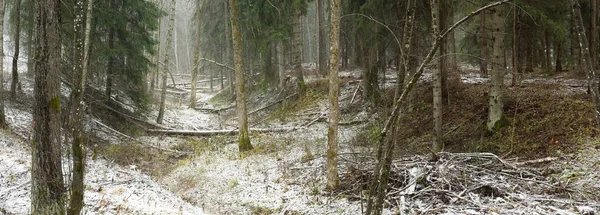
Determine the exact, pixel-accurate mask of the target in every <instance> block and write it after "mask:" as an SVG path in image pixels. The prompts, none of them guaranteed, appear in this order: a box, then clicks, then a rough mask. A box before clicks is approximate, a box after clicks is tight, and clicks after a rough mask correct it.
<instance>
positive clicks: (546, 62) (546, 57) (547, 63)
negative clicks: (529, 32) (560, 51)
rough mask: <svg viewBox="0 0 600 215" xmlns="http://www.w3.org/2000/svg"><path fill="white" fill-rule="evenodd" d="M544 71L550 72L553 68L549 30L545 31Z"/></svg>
mask: <svg viewBox="0 0 600 215" xmlns="http://www.w3.org/2000/svg"><path fill="white" fill-rule="evenodd" d="M543 47H544V70H546V72H550V67H552V59H551V58H550V33H548V30H545V31H544V46H543Z"/></svg>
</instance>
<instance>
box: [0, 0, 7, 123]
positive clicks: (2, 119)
mask: <svg viewBox="0 0 600 215" xmlns="http://www.w3.org/2000/svg"><path fill="white" fill-rule="evenodd" d="M4 6H5V2H4V0H0V17H2V18H1V19H0V41H4ZM0 59H4V43H0ZM3 64H4V60H0V129H3V128H7V127H8V124H7V123H6V113H4V65H3Z"/></svg>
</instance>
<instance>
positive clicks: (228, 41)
mask: <svg viewBox="0 0 600 215" xmlns="http://www.w3.org/2000/svg"><path fill="white" fill-rule="evenodd" d="M223 4H224V10H225V13H224V14H225V17H227V18H226V19H225V21H224V23H225V44H226V45H225V59H227V60H225V62H224V63H225V64H227V65H231V50H232V47H231V44H232V41H231V38H230V36H231V29H230V28H231V23H230V21H231V17H229V16H228V15H229V14H230V13H229V1H223ZM280 63H282V62H281V61H280ZM234 73H235V70H233V71H229V72H227V82H228V85H229V94H230V95H231V96H233V95H234V94H235V89H234V86H233V85H234V84H235V77H234Z"/></svg>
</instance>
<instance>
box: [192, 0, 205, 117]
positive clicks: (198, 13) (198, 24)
mask: <svg viewBox="0 0 600 215" xmlns="http://www.w3.org/2000/svg"><path fill="white" fill-rule="evenodd" d="M201 14H202V5H201V0H196V29H195V31H196V37H194V68H193V69H192V83H191V85H192V91H191V92H190V108H195V107H196V85H197V80H198V73H199V70H200V67H199V65H200V59H199V58H200V34H201V31H200V30H201V29H202V22H201V17H202V16H201Z"/></svg>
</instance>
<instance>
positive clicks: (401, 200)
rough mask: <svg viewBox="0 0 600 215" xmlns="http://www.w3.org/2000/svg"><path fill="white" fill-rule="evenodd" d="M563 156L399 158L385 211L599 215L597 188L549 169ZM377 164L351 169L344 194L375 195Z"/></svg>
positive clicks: (362, 198) (354, 197) (358, 198)
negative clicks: (520, 159) (372, 190)
mask: <svg viewBox="0 0 600 215" xmlns="http://www.w3.org/2000/svg"><path fill="white" fill-rule="evenodd" d="M558 160H559V159H558V158H553V157H550V158H543V159H538V160H529V161H525V162H517V160H516V159H512V160H504V159H501V158H499V157H498V156H496V155H494V154H491V153H439V154H438V155H437V156H436V158H435V159H432V158H431V157H428V156H413V157H409V158H403V159H399V160H395V161H393V162H392V169H391V172H390V180H389V184H388V189H387V192H386V195H387V196H386V198H385V206H386V209H385V210H389V211H388V212H395V213H400V214H598V210H599V209H600V202H599V201H598V196H597V195H595V194H594V193H595V192H596V191H593V189H591V188H590V187H587V188H586V187H578V186H576V185H575V184H576V183H570V182H569V180H570V179H568V178H567V179H565V178H559V177H557V174H555V173H557V172H560V170H556V169H555V170H551V168H550V169H549V168H548V165H547V164H549V163H550V164H552V163H555V162H556V163H558V162H560V161H558ZM542 164H543V165H542ZM374 165H375V164H374V163H370V164H361V165H360V166H350V167H348V168H345V170H344V172H343V173H342V175H341V176H342V180H341V181H342V182H343V183H344V184H343V186H342V189H341V190H340V192H341V194H343V195H345V196H348V197H349V199H350V200H355V201H360V203H361V205H362V204H363V203H364V201H365V199H366V198H367V195H369V194H368V190H369V189H368V186H369V181H370V179H371V176H372V169H373V166H374ZM534 166H537V167H534ZM542 166H543V167H542Z"/></svg>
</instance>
